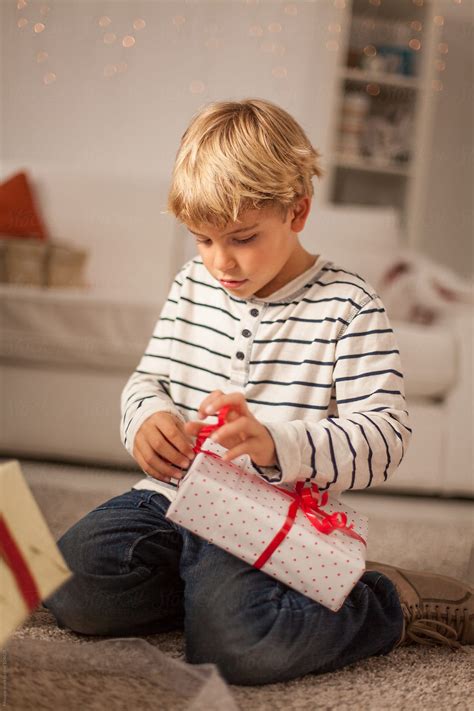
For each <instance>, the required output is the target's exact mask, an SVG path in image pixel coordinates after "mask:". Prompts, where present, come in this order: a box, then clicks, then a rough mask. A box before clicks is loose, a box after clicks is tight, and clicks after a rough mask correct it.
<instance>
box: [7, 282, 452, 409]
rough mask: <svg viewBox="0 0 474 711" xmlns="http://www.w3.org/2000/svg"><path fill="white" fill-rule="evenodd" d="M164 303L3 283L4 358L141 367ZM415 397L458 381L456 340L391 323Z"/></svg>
mask: <svg viewBox="0 0 474 711" xmlns="http://www.w3.org/2000/svg"><path fill="white" fill-rule="evenodd" d="M159 311H160V306H159V305H157V304H152V303H143V302H135V303H134V302H130V300H129V299H127V301H125V300H123V301H118V300H114V299H112V298H111V297H105V296H101V297H99V296H97V295H94V294H93V293H91V292H89V293H84V292H82V291H73V290H69V289H68V290H60V289H58V290H55V291H54V292H49V291H47V290H42V289H37V288H30V287H19V286H16V287H12V286H2V287H0V332H1V334H0V335H1V338H0V358H2V359H3V360H8V361H10V362H14V363H15V364H18V363H22V362H23V363H27V364H29V365H31V364H35V363H36V364H38V365H40V364H41V365H48V366H50V367H62V368H71V369H75V370H96V371H100V370H104V371H110V370H113V371H115V372H117V371H121V372H123V374H124V377H127V375H130V374H131V372H132V371H133V369H134V368H135V367H136V366H137V364H138V362H139V359H140V357H141V354H142V352H143V350H144V348H145V347H146V345H147V343H148V340H149V338H150V336H151V334H152V331H153V327H154V325H155V322H156V319H157V317H158V315H159ZM392 327H393V330H394V332H395V336H396V339H397V342H398V345H399V349H400V354H401V359H402V366H403V371H404V375H405V391H406V394H407V396H410V397H426V398H430V397H431V398H432V397H442V396H443V395H444V394H445V393H446V392H448V390H449V389H450V387H451V386H452V384H453V382H454V381H455V378H456V354H455V342H454V337H453V335H452V333H451V331H450V330H449V329H448V328H447V327H446V326H444V325H434V326H423V325H418V324H413V323H406V322H401V321H400V322H397V321H392Z"/></svg>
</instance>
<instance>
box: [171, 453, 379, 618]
mask: <svg viewBox="0 0 474 711" xmlns="http://www.w3.org/2000/svg"><path fill="white" fill-rule="evenodd" d="M205 449H208V450H210V451H212V452H214V453H215V454H218V455H220V456H222V454H223V453H224V452H225V451H226V450H225V449H224V448H223V447H221V446H220V445H218V444H216V443H213V442H212V441H211V440H207V441H206V443H205ZM278 486H279V487H281V488H282V489H286V490H288V491H294V487H293V486H291V485H285V484H278ZM292 502H293V499H292V498H290V496H288V495H287V494H285V493H283V492H282V491H279V490H278V489H277V488H276V487H275V485H272V484H269V483H268V482H266V481H265V480H264V479H262V478H261V477H260V476H259V475H258V474H257V473H256V471H255V469H254V468H253V467H252V465H251V462H250V458H249V457H248V456H242V457H238V458H236V459H235V460H233V462H232V463H231V464H230V463H228V462H224V461H222V460H220V459H215V458H213V457H212V456H209V455H207V454H204V453H199V454H198V455H197V456H196V458H195V460H194V462H193V464H192V466H191V467H190V469H189V470H188V472H187V474H186V475H185V477H184V478H183V479H182V480H181V481H180V484H179V488H178V491H177V494H176V496H175V499H174V501H172V502H171V504H170V506H169V508H168V511H167V514H166V517H167V518H168V519H170V520H172V521H174V522H175V523H178V524H179V525H180V526H183V527H184V528H186V529H188V530H190V531H192V532H193V533H195V534H197V535H198V536H200V537H201V538H204V539H205V540H207V541H209V542H210V543H213V544H215V545H216V546H219V547H220V548H222V549H224V550H226V551H228V552H229V553H231V554H232V555H235V556H237V557H238V558H240V559H241V560H244V561H246V562H247V563H249V564H250V565H254V563H256V561H257V560H258V558H259V557H260V555H261V554H262V552H263V551H264V550H265V549H266V548H267V546H268V545H269V544H270V542H271V541H272V540H273V538H274V537H275V536H276V534H277V533H278V531H280V529H281V528H282V526H283V524H284V523H285V520H286V517H287V514H288V509H289V507H290V505H291V504H292ZM319 505H320V507H321V508H322V510H323V511H324V512H325V513H326V514H329V515H330V514H333V513H335V512H342V513H344V514H346V516H347V526H350V524H353V530H354V531H355V532H356V533H357V534H359V535H360V536H361V537H362V538H363V539H364V540H365V541H367V534H368V519H367V517H366V516H363V515H361V514H358V513H357V512H356V511H354V510H353V509H351V508H350V507H349V506H343V505H342V504H341V503H340V502H339V501H338V500H337V499H334V498H331V497H330V496H329V498H328V500H327V502H326V504H325V505H324V506H321V504H319ZM365 556H366V546H365V545H364V543H363V542H361V541H359V540H357V539H355V538H353V537H351V536H350V535H348V534H347V533H344V531H342V530H339V529H337V528H336V529H334V530H332V531H331V532H330V533H329V534H325V533H322V532H321V531H319V530H317V529H316V528H315V527H314V526H313V525H312V524H311V522H310V521H309V520H308V518H307V517H306V515H305V514H304V513H303V511H302V510H301V508H298V510H297V512H296V517H295V520H294V523H293V525H292V526H291V528H290V530H289V532H288V533H287V535H286V536H285V537H284V538H283V540H282V541H281V543H280V544H279V545H278V547H277V548H276V550H275V551H274V552H273V553H272V555H271V556H270V557H269V558H268V560H266V562H265V563H264V564H263V565H262V566H261V567H260V566H257V567H260V569H261V570H262V571H263V572H264V573H267V574H268V575H271V576H272V577H274V578H276V579H277V580H279V581H281V582H283V583H285V584H286V585H288V586H289V587H291V588H293V589H295V590H297V591H298V592H301V593H303V594H304V595H306V596H307V597H309V598H311V599H313V600H316V601H317V602H319V603H321V604H322V605H324V606H325V607H327V608H329V609H330V610H333V611H334V612H337V610H339V609H340V608H341V607H342V605H343V604H344V601H345V599H346V597H347V596H348V595H349V593H350V591H351V590H352V588H353V587H354V585H355V584H356V583H357V581H358V580H359V578H360V577H361V576H362V575H363V573H364V570H365Z"/></svg>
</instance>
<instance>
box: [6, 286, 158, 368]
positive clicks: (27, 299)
mask: <svg viewBox="0 0 474 711" xmlns="http://www.w3.org/2000/svg"><path fill="white" fill-rule="evenodd" d="M159 311H160V308H159V306H157V305H156V304H146V303H136V302H133V301H132V302H131V301H130V300H129V299H127V300H126V301H125V300H123V301H119V300H114V299H111V298H110V297H105V296H103V297H102V296H101V297H99V296H97V295H95V294H93V293H92V292H84V291H82V290H79V289H78V290H76V289H70V288H65V289H54V291H49V290H46V289H40V288H35V287H26V286H16V285H15V286H14V285H2V286H0V358H2V359H3V360H5V359H7V360H10V361H13V362H14V363H15V364H16V363H27V364H30V365H31V364H35V363H37V364H42V365H49V366H51V367H55V366H60V367H68V368H73V369H80V370H91V369H92V370H106V371H107V370H114V371H123V372H124V373H125V372H130V373H131V371H132V370H133V369H134V368H135V367H136V366H137V364H138V361H139V359H140V357H141V354H142V352H143V350H144V348H145V347H146V345H147V343H148V339H149V337H150V335H151V333H152V331H153V327H154V325H155V322H156V319H157V316H158V315H159Z"/></svg>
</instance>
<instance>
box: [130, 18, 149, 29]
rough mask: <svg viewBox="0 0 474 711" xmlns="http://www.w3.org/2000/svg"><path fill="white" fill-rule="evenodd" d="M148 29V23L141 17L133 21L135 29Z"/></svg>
mask: <svg viewBox="0 0 474 711" xmlns="http://www.w3.org/2000/svg"><path fill="white" fill-rule="evenodd" d="M145 27H146V22H145V20H142V19H141V17H139V18H138V19H136V20H134V21H133V29H134V30H137V32H138V31H139V30H143V29H144V28H145Z"/></svg>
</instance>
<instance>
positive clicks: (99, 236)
mask: <svg viewBox="0 0 474 711" xmlns="http://www.w3.org/2000/svg"><path fill="white" fill-rule="evenodd" d="M33 179H34V182H35V185H36V186H37V189H38V194H39V197H40V201H41V204H42V207H43V212H44V216H45V219H46V221H47V223H48V225H49V226H50V228H51V233H52V235H53V237H55V238H61V239H69V240H72V241H73V242H75V243H77V244H81V245H85V246H86V247H88V248H89V250H90V252H91V258H90V265H89V277H90V282H91V283H90V287H89V288H88V289H87V290H67V289H60V290H59V289H56V290H45V289H38V288H34V287H27V286H25V287H20V286H11V285H2V286H0V395H1V401H2V407H1V422H0V455H4V456H16V457H34V458H36V457H38V458H43V459H50V460H63V461H75V462H84V463H86V464H87V463H90V464H92V463H100V464H104V465H108V466H112V467H130V468H136V464H135V463H134V461H133V460H132V458H131V457H130V456H129V455H128V453H127V452H126V451H125V449H124V448H123V447H122V445H121V443H120V439H119V417H120V413H119V398H120V393H121V390H122V388H123V385H124V384H125V382H126V380H127V378H128V377H129V375H130V374H131V372H132V371H133V369H134V368H135V367H136V365H137V363H138V360H139V358H140V356H141V353H142V351H143V349H144V347H145V346H146V344H147V342H148V338H149V336H150V334H151V331H152V328H153V325H154V323H155V320H156V318H157V316H158V314H159V311H160V309H161V306H162V303H163V300H164V299H165V298H166V293H167V290H168V287H169V284H170V283H171V280H172V278H173V276H174V273H175V271H176V269H177V267H178V266H179V265H180V264H181V263H182V262H183V261H184V260H185V259H187V258H189V257H190V256H191V255H192V253H193V252H192V249H191V245H192V243H191V240H190V239H189V238H188V237H186V236H185V234H184V233H183V230H182V228H180V227H179V226H176V225H175V223H174V222H173V221H172V220H171V219H170V217H169V216H165V215H160V211H161V210H164V204H165V199H166V186H165V185H161V186H160V185H159V184H158V182H157V181H156V183H155V181H154V180H153V179H151V178H149V179H148V180H146V179H145V178H143V177H142V179H141V181H140V182H137V181H134V180H133V179H132V178H130V179H129V180H128V181H127V180H126V179H125V178H123V177H122V178H118V177H117V176H115V177H114V176H97V175H95V176H84V175H80V176H79V175H76V176H72V175H71V174H63V173H61V172H60V171H58V170H56V171H53V170H48V169H47V168H45V169H44V170H43V171H41V170H37V171H36V172H35V174H34V175H33ZM302 240H303V243H304V244H305V246H306V247H307V248H308V249H310V250H311V251H312V252H313V253H321V254H324V255H325V256H327V257H329V258H331V259H333V261H335V262H337V263H339V264H340V265H342V266H343V267H345V268H347V269H349V270H354V271H357V272H358V273H359V274H362V275H363V276H364V277H365V278H366V279H367V280H368V281H369V282H370V283H371V284H372V285H374V284H376V282H377V280H378V278H379V276H380V274H381V271H382V270H383V269H384V268H385V266H387V265H388V264H389V263H390V262H391V260H392V259H393V258H394V257H395V256H396V254H397V252H398V250H399V247H400V234H399V229H398V224H397V218H396V214H395V213H394V212H393V211H392V210H390V209H388V208H378V209H374V208H370V209H368V208H338V209H334V208H333V209H329V208H324V209H323V208H319V207H317V206H316V205H314V207H313V211H312V215H311V217H310V220H309V222H308V224H307V227H306V229H305V232H304V235H303V237H302ZM186 242H188V246H187V247H186V246H185V245H186ZM389 316H390V314H389ZM392 326H393V329H394V332H395V335H396V338H397V340H398V344H399V348H400V353H401V358H402V366H403V369H404V374H405V390H406V395H407V401H408V408H409V411H410V414H411V424H412V428H413V431H414V433H413V437H412V440H411V444H410V447H409V449H408V452H407V454H406V456H405V459H404V460H403V462H402V464H401V466H400V468H399V470H398V472H397V473H396V474H395V475H394V476H393V477H392V479H391V480H389V481H388V482H386V483H385V484H384V485H383V487H378V489H379V490H382V489H383V491H384V492H387V491H388V490H393V491H397V492H411V493H426V494H435V495H442V496H472V495H473V493H474V492H473V448H472V440H473V436H472V435H473V427H472V403H473V402H474V399H473V395H474V393H473V373H472V370H473V368H472V366H473V353H472V344H473V341H472V334H473V317H472V314H471V313H467V314H466V313H464V315H463V316H459V317H457V318H455V319H452V320H449V321H448V320H442V321H440V322H439V323H436V324H435V325H432V326H420V325H417V324H414V323H408V322H402V321H395V320H392ZM137 473H138V469H137Z"/></svg>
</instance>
